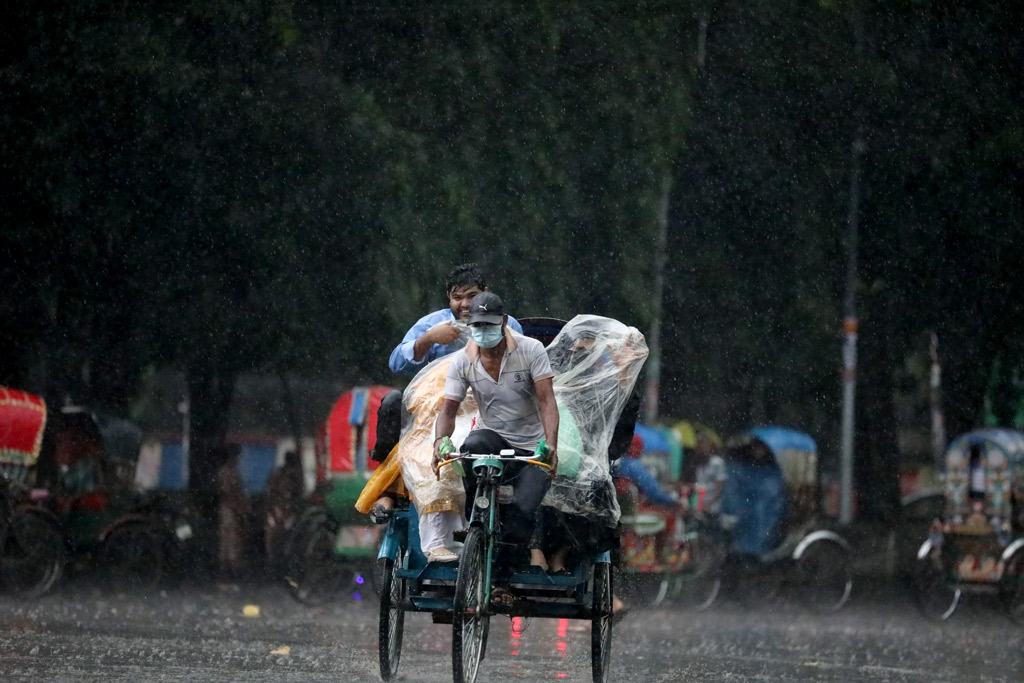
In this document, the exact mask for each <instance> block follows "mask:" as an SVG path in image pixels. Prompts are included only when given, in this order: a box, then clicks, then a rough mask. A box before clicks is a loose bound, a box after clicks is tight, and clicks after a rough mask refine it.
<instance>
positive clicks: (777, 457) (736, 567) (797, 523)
mask: <svg viewBox="0 0 1024 683" xmlns="http://www.w3.org/2000/svg"><path fill="white" fill-rule="evenodd" d="M817 456H818V448H817V444H815V442H814V439H813V438H812V437H811V436H810V435H808V434H805V433H803V432H800V431H796V430H793V429H788V428H785V427H758V428H755V429H752V430H750V431H749V432H747V433H745V434H743V435H741V436H739V437H737V438H735V439H733V440H731V441H730V442H729V444H727V447H726V450H725V460H726V470H727V479H726V481H725V486H724V490H723V495H722V507H721V520H722V525H723V528H724V529H725V531H726V532H727V534H728V537H729V548H730V555H729V558H728V560H727V562H726V563H725V565H724V566H723V571H724V574H725V577H724V578H725V579H726V583H727V584H728V585H729V587H730V588H731V589H733V590H734V591H736V592H737V593H738V594H739V595H740V596H741V597H743V596H756V597H758V598H764V597H766V596H771V595H774V594H777V592H778V590H779V589H780V588H789V589H791V591H792V594H793V596H794V597H796V598H798V599H800V600H801V601H802V602H803V603H805V604H806V605H807V606H808V607H810V608H812V609H815V610H817V611H822V612H830V611H836V610H839V609H841V608H842V607H843V605H845V604H846V602H847V601H848V600H849V598H850V594H851V592H852V589H853V576H852V573H851V570H850V546H849V543H848V542H847V541H846V540H845V539H844V538H843V537H842V536H840V535H839V534H838V533H836V532H835V531H833V530H831V529H829V528H827V526H826V525H825V524H824V523H823V520H822V518H821V516H820V491H819V486H818V458H817Z"/></svg>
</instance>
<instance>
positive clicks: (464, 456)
mask: <svg viewBox="0 0 1024 683" xmlns="http://www.w3.org/2000/svg"><path fill="white" fill-rule="evenodd" d="M484 459H487V460H501V461H503V462H525V463H529V464H531V465H538V466H540V467H543V468H544V469H547V470H550V469H551V464H550V463H546V462H544V461H543V460H538V459H537V457H536V456H535V455H505V454H498V455H495V454H493V453H454V454H452V455H451V456H450V457H448V458H445V459H444V460H442V461H441V462H439V463H438V464H437V471H438V473H440V472H441V468H442V467H446V466H448V465H451V464H452V463H453V462H455V461H456V460H484Z"/></svg>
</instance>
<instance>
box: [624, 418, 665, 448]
mask: <svg viewBox="0 0 1024 683" xmlns="http://www.w3.org/2000/svg"><path fill="white" fill-rule="evenodd" d="M633 433H634V434H636V435H637V436H639V437H640V438H641V439H642V440H643V442H644V452H658V453H670V452H671V451H672V445H671V444H669V442H668V438H667V437H666V436H665V435H664V434H662V433H661V432H659V431H658V430H657V429H654V428H653V427H648V426H647V425H645V424H640V423H639V422H638V423H637V424H636V427H635V428H634V430H633Z"/></svg>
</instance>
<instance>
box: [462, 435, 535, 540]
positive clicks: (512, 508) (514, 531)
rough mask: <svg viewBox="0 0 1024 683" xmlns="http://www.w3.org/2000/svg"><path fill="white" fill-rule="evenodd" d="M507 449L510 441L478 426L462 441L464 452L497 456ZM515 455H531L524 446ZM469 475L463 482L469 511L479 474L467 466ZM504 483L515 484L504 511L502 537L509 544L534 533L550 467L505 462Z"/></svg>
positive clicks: (502, 511) (469, 510)
mask: <svg viewBox="0 0 1024 683" xmlns="http://www.w3.org/2000/svg"><path fill="white" fill-rule="evenodd" d="M506 448H512V446H510V445H509V443H508V441H506V440H505V439H504V438H502V437H501V435H499V434H498V433H497V432H494V431H491V430H490V429H475V430H473V431H472V432H470V433H469V436H467V437H466V440H465V441H464V442H463V443H462V449H461V450H462V452H463V453H491V454H494V455H497V454H498V453H500V452H501V451H502V450H504V449H506ZM515 451H516V455H531V453H530V452H529V451H525V450H523V449H521V448H517V449H515ZM465 469H466V476H465V477H464V478H463V480H462V483H463V485H464V486H465V487H466V512H467V515H468V513H469V512H471V511H472V509H473V507H472V506H473V497H474V496H475V495H476V473H475V472H473V469H472V467H469V466H467V467H466V468H465ZM501 483H502V484H510V485H511V486H512V502H511V503H508V504H506V505H504V506H503V507H502V510H501V537H502V540H503V541H506V542H508V543H526V542H527V541H528V540H529V539H530V536H531V534H532V533H533V528H534V524H535V522H536V519H537V510H538V509H539V508H540V503H541V501H542V500H544V494H545V493H547V491H548V486H549V485H550V484H551V479H550V478H549V477H548V474H547V470H545V469H543V468H542V467H537V466H535V465H528V464H526V463H506V464H505V471H504V473H503V474H502V478H501Z"/></svg>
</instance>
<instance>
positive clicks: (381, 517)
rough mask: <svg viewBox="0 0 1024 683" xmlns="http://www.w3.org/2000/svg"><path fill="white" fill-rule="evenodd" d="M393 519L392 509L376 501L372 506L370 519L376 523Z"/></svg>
mask: <svg viewBox="0 0 1024 683" xmlns="http://www.w3.org/2000/svg"><path fill="white" fill-rule="evenodd" d="M389 519H391V510H390V509H389V508H386V507H384V505H383V504H382V503H374V504H373V505H372V506H371V507H370V521H371V522H373V523H374V524H384V523H385V522H387V521H388V520H389Z"/></svg>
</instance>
